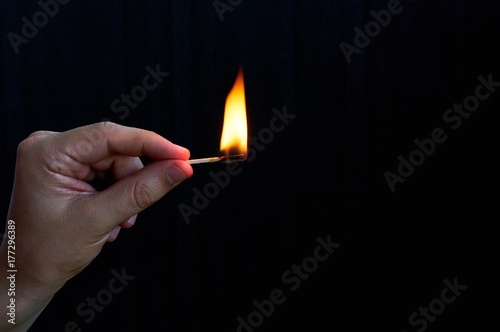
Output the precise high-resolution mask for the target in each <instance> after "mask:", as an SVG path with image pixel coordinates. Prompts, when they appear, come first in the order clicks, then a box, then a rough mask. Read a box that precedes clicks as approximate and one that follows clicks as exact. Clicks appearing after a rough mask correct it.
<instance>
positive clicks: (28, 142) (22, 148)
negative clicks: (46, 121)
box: [17, 132, 40, 156]
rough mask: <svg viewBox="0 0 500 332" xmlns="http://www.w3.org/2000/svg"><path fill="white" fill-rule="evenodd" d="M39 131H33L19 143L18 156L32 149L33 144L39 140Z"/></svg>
mask: <svg viewBox="0 0 500 332" xmlns="http://www.w3.org/2000/svg"><path fill="white" fill-rule="evenodd" d="M37 133H39V132H34V133H33V134H31V135H30V136H28V137H27V138H26V139H24V140H23V141H22V142H21V143H19V145H18V146H17V155H18V156H24V155H26V154H28V153H29V152H30V151H32V150H34V149H33V147H34V145H35V144H36V143H37V142H38V141H39V140H40V136H39V134H37Z"/></svg>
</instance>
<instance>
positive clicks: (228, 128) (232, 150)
mask: <svg viewBox="0 0 500 332" xmlns="http://www.w3.org/2000/svg"><path fill="white" fill-rule="evenodd" d="M247 131H248V129H247V111H246V102H245V84H244V82H243V69H242V68H240V70H239V73H238V77H237V78H236V82H234V86H233V88H232V89H231V92H229V94H228V96H227V99H226V109H225V111H224V125H223V127H222V137H221V140H220V149H221V151H224V152H225V154H226V155H229V154H239V153H242V154H245V156H246V154H247V141H248V133H247Z"/></svg>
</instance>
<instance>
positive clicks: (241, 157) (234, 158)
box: [187, 153, 247, 165]
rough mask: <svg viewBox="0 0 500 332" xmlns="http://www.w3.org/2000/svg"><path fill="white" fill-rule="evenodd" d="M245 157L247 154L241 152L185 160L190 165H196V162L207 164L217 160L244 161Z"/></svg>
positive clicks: (227, 161)
mask: <svg viewBox="0 0 500 332" xmlns="http://www.w3.org/2000/svg"><path fill="white" fill-rule="evenodd" d="M245 159H247V156H246V155H245V154H244V153H242V154H235V155H232V156H223V157H210V158H200V159H190V160H188V161H187V162H188V163H189V164H191V165H197V164H208V163H218V162H226V163H230V162H234V161H244V160H245Z"/></svg>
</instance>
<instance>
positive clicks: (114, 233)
mask: <svg viewBox="0 0 500 332" xmlns="http://www.w3.org/2000/svg"><path fill="white" fill-rule="evenodd" d="M120 229H122V228H121V227H120V226H116V227H115V229H113V231H112V232H111V235H110V236H109V238H110V239H112V240H115V239H116V238H117V237H118V233H120Z"/></svg>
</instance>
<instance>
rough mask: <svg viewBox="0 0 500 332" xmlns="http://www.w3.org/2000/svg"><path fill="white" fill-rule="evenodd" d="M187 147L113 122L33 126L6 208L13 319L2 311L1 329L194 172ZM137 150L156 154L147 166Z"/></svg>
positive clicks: (0, 250)
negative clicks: (104, 181)
mask: <svg viewBox="0 0 500 332" xmlns="http://www.w3.org/2000/svg"><path fill="white" fill-rule="evenodd" d="M189 155H190V153H189V150H187V149H185V148H183V147H180V146H178V145H175V144H173V143H171V142H169V141H168V140H166V139H165V138H163V137H161V136H159V135H157V134H155V133H153V132H150V131H146V130H141V129H136V128H130V127H124V126H120V125H117V124H114V123H110V122H105V123H98V124H94V125H90V126H85V127H80V128H76V129H73V130H69V131H66V132H62V133H57V132H47V131H40V132H35V133H33V134H31V135H30V136H29V137H28V138H27V139H25V140H24V141H23V142H21V144H19V147H18V152H17V162H16V176H15V181H14V189H13V193H12V199H11V203H10V208H9V213H8V220H14V222H15V268H16V269H17V273H16V282H15V284H16V289H15V292H16V294H15V303H16V324H15V325H13V324H10V323H8V322H7V319H8V318H9V317H8V316H7V317H2V319H0V331H16V332H17V331H27V329H28V328H29V327H30V326H31V325H32V324H33V322H34V321H35V319H36V318H37V317H38V315H39V314H40V312H42V310H43V309H44V308H45V306H46V305H47V304H48V303H49V301H50V300H51V298H52V297H53V296H54V294H55V293H56V292H57V291H58V290H59V289H61V288H62V287H63V286H64V284H65V283H66V282H67V281H68V280H69V279H71V278H72V277H74V276H75V275H77V274H78V273H80V272H81V271H82V270H83V269H84V268H85V267H86V266H87V265H89V264H90V262H92V260H93V259H94V258H95V257H96V256H97V255H98V254H99V252H100V251H101V249H102V247H103V245H104V244H105V243H106V242H110V241H114V240H115V239H116V237H117V236H118V233H119V231H120V229H121V228H130V227H132V225H133V224H134V223H135V218H136V217H137V214H138V213H139V212H141V211H142V210H144V209H146V208H147V207H149V206H151V205H152V204H153V203H155V202H156V201H158V200H159V199H160V198H161V197H163V196H164V195H165V194H166V193H168V192H169V191H170V190H172V189H173V188H174V187H175V186H177V185H178V184H179V183H181V182H182V181H184V180H185V179H187V178H189V177H191V176H192V174H193V169H192V168H191V166H190V165H189V164H188V163H187V162H186V160H187V159H189ZM140 156H147V157H149V158H151V159H153V160H154V161H153V162H152V163H150V164H149V165H147V166H146V167H144V166H143V164H142V162H141V161H140V160H139V158H138V157H140ZM110 174H112V176H113V179H114V183H113V184H112V185H111V186H109V187H108V188H106V189H105V190H103V191H97V190H96V189H95V188H94V187H93V186H92V185H91V184H90V183H91V182H93V181H95V180H98V179H101V178H104V177H105V176H106V175H108V176H109V175H110ZM7 231H8V230H7V229H6V230H5V234H6V237H5V240H4V241H3V243H2V245H1V247H0V307H2V308H4V310H5V308H6V306H7V305H8V304H9V299H10V298H11V297H10V296H8V294H7V293H8V289H9V284H10V282H9V281H8V279H7V276H8V275H9V274H8V273H7V272H6V271H7V270H9V267H8V264H7V260H8V258H7V256H8V253H7V251H8V245H7V243H8V241H7V240H8V237H7V234H8V232H7ZM11 250H12V249H11ZM4 310H2V312H4ZM4 316H6V315H4Z"/></svg>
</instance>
